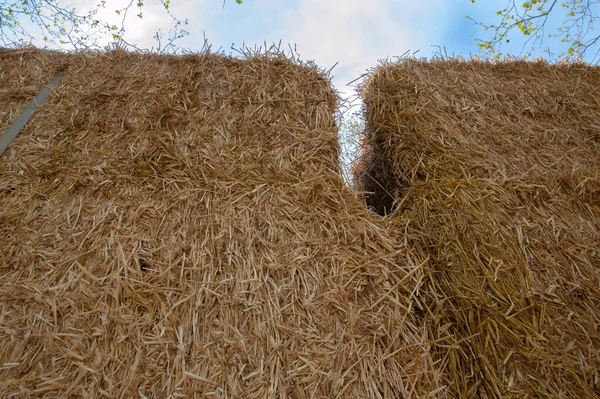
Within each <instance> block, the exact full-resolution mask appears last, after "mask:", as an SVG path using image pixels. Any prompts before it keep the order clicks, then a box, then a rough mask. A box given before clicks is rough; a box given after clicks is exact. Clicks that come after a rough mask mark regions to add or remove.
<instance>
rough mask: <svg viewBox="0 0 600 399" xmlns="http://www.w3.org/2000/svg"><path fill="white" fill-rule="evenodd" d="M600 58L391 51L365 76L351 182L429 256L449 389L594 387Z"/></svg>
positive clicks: (436, 333) (425, 293)
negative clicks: (392, 59) (498, 59)
mask: <svg viewBox="0 0 600 399" xmlns="http://www.w3.org/2000/svg"><path fill="white" fill-rule="evenodd" d="M599 92H600V68H598V67H590V66H587V65H583V64H557V65H549V64H546V63H543V62H534V63H527V62H519V61H511V62H503V63H485V62H477V61H461V60H438V61H432V62H423V61H417V60H402V61H400V62H398V63H395V64H392V63H389V64H384V65H382V66H380V67H379V68H377V69H375V70H374V71H373V72H372V73H371V74H370V76H369V77H367V79H366V80H365V82H364V83H363V86H362V96H363V98H364V100H365V103H366V109H365V114H366V117H367V130H366V134H365V136H364V141H363V143H362V144H363V146H364V148H365V149H366V150H367V151H366V152H365V156H364V157H363V159H362V160H361V161H360V163H359V164H358V165H357V166H355V173H356V182H357V184H358V186H359V188H360V189H362V190H365V191H369V192H371V193H372V194H370V195H367V198H366V199H367V202H368V203H369V204H370V205H371V206H372V207H373V208H374V209H375V210H377V211H378V212H380V213H386V212H388V213H389V212H390V210H393V213H392V214H391V215H390V216H389V217H390V219H391V230H390V231H391V232H392V233H393V234H395V235H396V237H398V238H399V239H405V240H406V241H407V243H408V245H409V246H411V247H412V248H413V249H414V250H415V252H416V253H417V254H419V257H420V258H422V259H426V258H428V259H430V261H429V263H428V264H427V267H426V268H424V270H423V271H424V273H425V274H426V278H425V280H424V282H423V285H422V287H421V289H420V291H419V295H418V297H417V298H416V299H417V301H418V303H419V306H417V310H418V312H420V313H421V315H420V318H421V320H422V324H423V325H424V326H425V328H426V329H427V330H428V331H429V333H428V334H426V335H428V336H429V337H430V338H431V339H432V341H431V345H432V346H431V348H432V352H433V358H434V361H437V362H440V364H441V366H442V367H443V368H442V380H443V382H445V383H446V384H447V385H448V386H449V387H450V388H451V390H450V392H448V394H449V396H454V397H463V398H471V397H490V398H495V397H519V398H520V397H552V398H577V397H579V398H593V397H600V96H598V93H599Z"/></svg>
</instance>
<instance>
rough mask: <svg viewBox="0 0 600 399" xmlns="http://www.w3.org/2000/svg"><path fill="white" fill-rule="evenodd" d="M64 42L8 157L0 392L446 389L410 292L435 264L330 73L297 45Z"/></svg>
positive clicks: (233, 393) (1, 231)
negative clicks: (369, 153)
mask: <svg viewBox="0 0 600 399" xmlns="http://www.w3.org/2000/svg"><path fill="white" fill-rule="evenodd" d="M29 51H30V52H31V53H30V54H29V55H28V56H29V57H30V58H29V59H30V60H37V61H39V62H40V63H41V68H42V70H45V71H48V72H49V71H50V70H51V69H52V68H50V67H48V66H47V65H44V62H46V61H45V58H44V57H45V55H44V54H45V53H44V52H40V51H34V50H29ZM19 57H23V54H22V52H12V53H9V52H3V53H2V70H3V71H6V70H7V69H9V68H8V66H9V65H14V64H15V63H17V62H18V60H19ZM63 61H64V67H65V68H66V73H65V77H64V78H63V81H62V83H61V86H60V87H59V88H58V89H57V90H56V91H55V93H54V94H53V95H51V97H50V99H49V100H48V103H46V104H45V105H44V106H43V107H42V108H41V109H40V110H39V111H38V112H37V113H36V115H35V117H34V119H33V120H32V121H31V122H30V123H29V125H28V126H27V128H26V129H25V130H24V131H23V132H22V134H21V135H20V136H19V137H18V138H17V140H16V141H15V142H14V143H13V144H12V145H11V147H10V148H9V150H8V151H7V152H6V153H5V154H4V155H3V157H2V158H0V336H1V337H2V339H1V340H0V368H1V369H0V396H2V397H12V396H14V395H16V396H23V397H28V396H44V397H100V396H102V397H113V398H128V397H148V398H164V397H174V398H175V397H182V398H192V397H198V398H204V397H218V398H241V397H244V398H265V397H273V398H274V397H278V398H293V397H314V398H332V397H372V398H381V397H386V398H387V397H401V396H421V395H423V394H424V393H426V392H432V391H435V390H436V389H438V388H443V387H438V386H437V385H436V384H437V378H438V375H437V374H436V373H435V365H433V364H431V359H430V357H429V352H428V347H427V345H426V343H424V342H423V337H422V335H421V333H422V329H421V328H420V326H419V325H417V324H416V322H415V317H414V314H413V311H412V309H413V307H414V301H413V299H412V297H413V296H414V294H415V293H416V292H417V290H418V288H419V286H420V282H421V281H422V279H423V273H422V268H423V265H419V264H417V263H416V262H415V260H414V259H415V258H414V256H413V255H412V253H411V251H410V250H409V249H408V248H407V247H406V246H405V245H404V244H403V243H402V242H401V241H400V240H398V239H397V238H394V237H390V236H389V235H388V234H387V233H386V230H385V229H384V228H383V227H382V224H383V221H382V220H381V219H380V218H378V217H377V216H373V215H372V214H371V213H370V212H369V211H368V210H367V209H366V208H365V207H364V205H363V204H362V202H361V201H360V199H359V198H358V197H357V195H356V194H354V193H353V192H351V191H350V190H348V189H347V188H346V187H345V185H344V183H343V180H342V179H341V177H340V174H339V170H338V164H339V162H338V153H339V148H338V143H337V130H336V126H335V121H334V117H333V115H334V111H335V107H336V95H335V93H334V91H333V90H332V88H331V86H330V82H329V80H328V79H327V77H326V76H325V75H324V74H323V73H322V71H320V70H318V69H317V68H316V67H315V66H313V65H309V64H301V63H299V62H297V61H295V60H291V59H288V58H286V57H284V56H283V55H282V54H280V53H277V52H271V53H268V54H246V57H245V58H244V59H232V58H228V57H223V56H220V55H214V54H210V53H202V54H197V55H189V56H182V57H175V56H158V55H150V54H146V55H142V54H132V53H126V52H123V51H115V52H110V53H83V54H71V55H68V56H65V59H64V60H63ZM34 64H35V63H34V62H33V61H32V62H31V64H30V65H34ZM30 71H31V67H28V68H27V69H26V70H23V71H22V72H21V73H22V74H24V75H23V76H25V75H27V74H28V73H30ZM50 74H51V73H50ZM49 78H50V76H46V77H45V79H41V78H39V77H36V76H25V77H23V78H22V79H23V80H30V81H35V82H39V81H44V80H47V79H49ZM3 82H4V81H3ZM38 87H39V85H38ZM5 89H9V90H12V88H11V87H10V86H5ZM19 90H20V89H19ZM33 92H35V90H32V93H31V94H32V95H33V94H35V93H33ZM7 95H8V94H7Z"/></svg>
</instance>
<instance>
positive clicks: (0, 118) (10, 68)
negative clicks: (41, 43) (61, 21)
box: [0, 48, 65, 133]
mask: <svg viewBox="0 0 600 399" xmlns="http://www.w3.org/2000/svg"><path fill="white" fill-rule="evenodd" d="M64 57H65V55H64V54H61V53H59V52H57V51H32V49H28V48H24V49H19V50H8V49H2V48H0V133H1V132H4V130H5V129H6V128H7V127H8V126H9V125H10V124H11V123H12V122H13V121H14V120H15V119H16V118H17V116H19V113H20V112H21V111H22V110H23V108H25V106H26V105H27V104H28V103H29V102H30V101H31V100H32V99H33V97H35V95H36V94H38V93H39V91H40V90H41V89H42V88H43V87H44V85H45V84H47V83H48V81H49V80H50V79H51V78H52V77H53V76H54V75H55V74H56V73H57V72H58V71H59V70H60V69H61V68H62V62H63V59H64Z"/></svg>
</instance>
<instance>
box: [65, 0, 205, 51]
mask: <svg viewBox="0 0 600 399" xmlns="http://www.w3.org/2000/svg"><path fill="white" fill-rule="evenodd" d="M136 3H137V0H134V1H133V2H132V5H131V7H130V8H129V11H128V12H127V14H126V18H125V23H124V26H125V33H124V35H123V38H124V39H125V40H126V41H127V42H128V43H131V44H134V45H136V46H138V47H139V48H152V47H155V48H156V46H157V42H156V40H155V39H154V35H155V33H156V32H157V31H159V30H162V31H163V32H164V34H165V37H167V36H168V32H169V30H170V29H171V28H173V27H174V25H175V21H174V20H173V18H172V17H171V16H170V15H169V14H168V12H167V11H166V10H165V8H164V6H163V5H162V4H161V2H160V1H159V0H146V1H144V5H143V8H142V18H139V17H138V13H139V8H138V7H137V6H136ZM205 3H206V1H205V0H173V1H172V4H171V6H170V11H171V12H172V14H173V15H174V16H175V17H177V18H179V19H181V20H185V19H186V18H187V17H189V16H190V15H193V18H194V22H195V23H202V19H203V15H204V14H203V13H200V12H197V10H198V9H204V8H208V7H207V6H206V5H205ZM97 4H98V0H76V1H75V2H74V6H75V8H76V9H77V11H78V12H79V13H80V14H84V13H87V12H88V11H91V10H93V9H96V8H97ZM127 4H129V2H127V1H123V0H107V1H106V4H105V6H104V7H100V8H98V13H97V15H96V18H97V19H99V20H101V21H103V22H106V23H109V24H114V25H116V26H118V27H121V24H122V22H123V17H124V14H123V13H121V14H120V15H119V14H117V13H116V12H115V10H120V9H122V8H123V7H125V6H126V5H127ZM185 28H186V27H185V26H183V29H185ZM111 42H113V39H112V37H111V35H109V34H108V35H104V36H102V37H101V38H100V40H98V44H99V45H101V46H102V45H107V44H109V43H111Z"/></svg>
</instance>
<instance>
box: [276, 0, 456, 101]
mask: <svg viewBox="0 0 600 399" xmlns="http://www.w3.org/2000/svg"><path fill="white" fill-rule="evenodd" d="M445 7H447V6H446V5H444V2H442V1H439V0H433V1H430V2H428V3H427V4H426V5H425V4H423V3H420V2H414V1H398V0H370V1H365V0H345V1H323V0H301V1H299V3H298V6H297V8H296V9H288V10H287V11H286V13H285V23H284V24H285V27H284V28H283V30H282V36H283V37H285V38H286V39H287V40H288V41H290V42H293V43H296V44H297V46H298V49H299V52H300V54H301V55H302V56H303V58H309V59H314V60H315V61H316V62H317V63H318V64H319V65H321V66H323V67H326V68H328V67H331V66H333V65H334V64H335V63H336V62H338V63H339V66H338V67H336V69H334V75H336V79H335V84H336V86H337V88H338V90H340V91H342V92H345V93H349V92H351V91H352V89H351V88H348V87H346V83H348V82H349V81H351V80H353V79H355V78H356V77H358V76H359V75H360V74H361V73H364V72H365V71H366V70H367V69H368V68H371V67H374V66H375V65H376V64H377V61H378V60H379V59H382V58H386V57H389V56H399V55H402V54H404V53H405V52H406V51H409V50H410V51H416V50H424V51H426V52H427V53H429V52H430V46H431V45H432V44H436V42H437V41H438V40H439V35H440V29H439V27H440V23H439V22H436V20H437V21H439V20H442V19H443V18H442V13H443V11H444V9H445Z"/></svg>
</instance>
